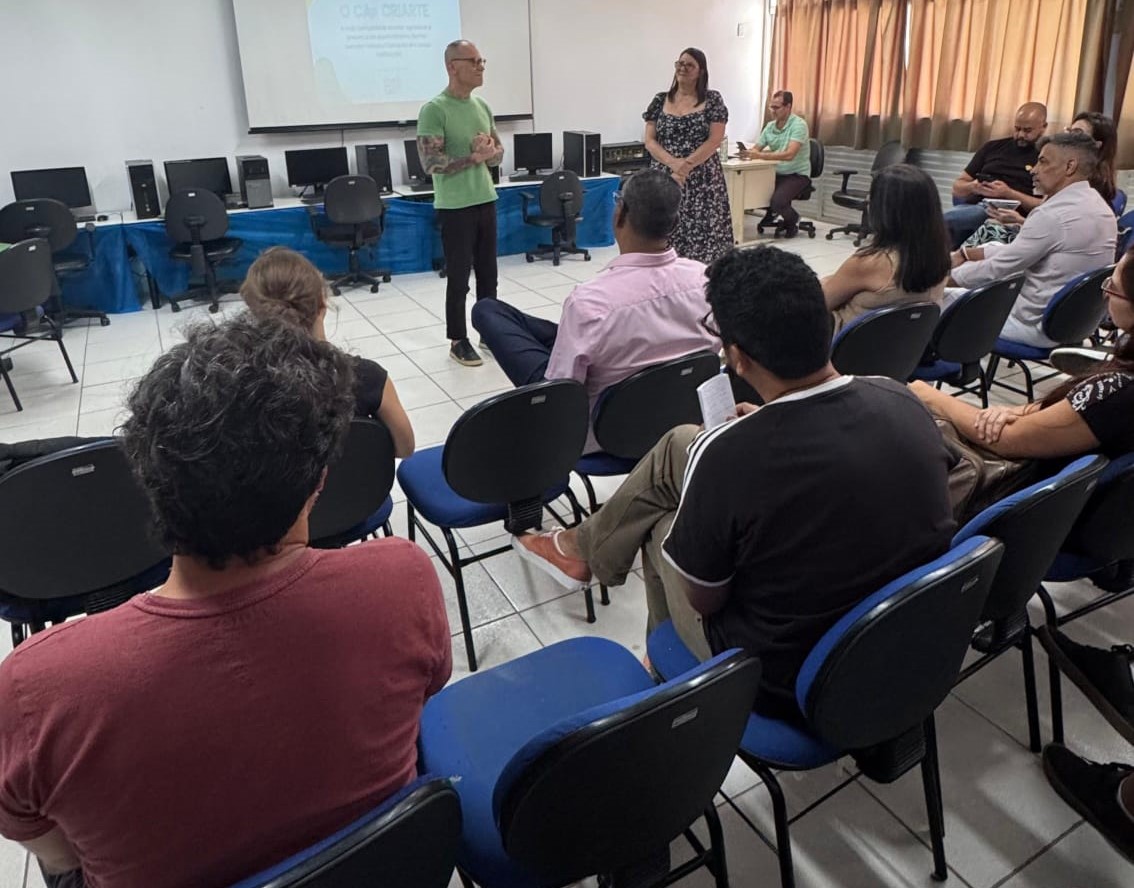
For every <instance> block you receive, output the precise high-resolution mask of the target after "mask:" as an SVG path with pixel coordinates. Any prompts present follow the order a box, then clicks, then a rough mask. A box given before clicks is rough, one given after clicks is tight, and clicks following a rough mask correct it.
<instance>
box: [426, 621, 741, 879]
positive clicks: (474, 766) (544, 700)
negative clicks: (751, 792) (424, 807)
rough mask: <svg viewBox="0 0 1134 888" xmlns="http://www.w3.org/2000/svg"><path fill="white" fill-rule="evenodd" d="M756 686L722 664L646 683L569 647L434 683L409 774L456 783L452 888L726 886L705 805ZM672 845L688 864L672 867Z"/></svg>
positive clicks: (634, 672) (606, 657)
mask: <svg viewBox="0 0 1134 888" xmlns="http://www.w3.org/2000/svg"><path fill="white" fill-rule="evenodd" d="M759 676H760V666H759V663H758V662H757V661H756V660H754V659H752V658H749V657H746V656H744V655H743V654H742V653H740V652H739V651H726V652H724V653H722V654H720V655H719V656H717V657H714V658H713V659H711V660H709V661H707V662H706V663H703V664H698V665H696V666H695V667H694V668H693V669H692V670H690V671H689V672H688V673H687V674H685V675H681V676H679V677H676V678H674V679H672V680H670V681H667V682H666V683H664V684H662V685H660V686H659V685H656V684H655V683H654V679H653V677H652V676H651V675H650V673H649V672H648V671H647V670H646V669H645V667H643V666H642V664H641V663H640V662H639V661H638V658H637V656H636V655H634V654H633V653H631V652H630V651H629V650H627V649H626V648H624V647H622V646H621V645H618V644H616V643H615V642H613V641H609V640H607V639H604V638H574V639H570V640H568V641H562V642H559V643H558V644H553V645H551V646H549V647H546V648H543V649H541V650H538V651H535V652H534V653H531V654H527V655H526V656H522V657H519V658H517V659H514V660H512V661H510V662H508V663H505V664H503V665H502V666H497V667H495V668H493V669H489V670H486V671H485V672H482V673H480V674H478V675H473V676H470V677H468V678H466V679H463V680H461V681H458V682H456V683H455V684H451V685H449V687H447V688H445V689H444V690H443V691H441V692H440V693H439V694H437V695H436V696H435V697H433V698H431V699H430V700H429V701H428V702H427V703H426V704H425V711H424V713H423V714H422V720H421V741H420V744H421V762H422V766H423V767H424V768H426V769H428V770H430V771H432V772H434V773H441V774H456V775H459V777H460V779H459V780H458V781H457V782H456V784H455V786H456V789H457V792H458V793H459V794H460V796H461V807H462V810H463V813H464V834H463V836H462V839H461V848H460V851H459V852H458V855H457V869H458V872H459V873H460V874H461V880H462V883H463V884H464V885H465V886H466V888H469V886H473V885H480V886H482V888H521V886H523V888H537V886H538V888H550V886H553V885H567V884H573V883H575V882H576V881H579V880H582V879H584V878H585V877H587V876H593V875H598V876H599V880H598V884H599V885H606V886H622V885H626V886H629V885H633V886H635V888H660V886H663V885H670V884H673V883H676V882H678V881H679V880H681V879H682V878H684V877H685V876H686V875H688V874H689V873H691V872H693V871H694V870H696V869H698V868H700V867H702V866H707V867H708V868H709V870H710V872H711V874H712V876H713V877H714V881H713V884H715V885H716V886H717V888H727V886H728V884H729V881H728V872H727V868H726V862H725V853H724V838H723V834H722V831H721V825H720V821H719V818H718V816H717V813H716V808H715V806H714V805H713V796H714V794H715V793H716V791H717V790H718V789H719V788H720V786H721V783H722V782H723V780H724V778H725V775H726V774H727V772H728V769H729V766H730V764H731V763H732V759H733V757H734V756H735V754H736V748H737V746H738V744H739V743H740V737H741V734H742V732H743V731H744V725H745V722H746V721H747V718H748V713H749V712H750V711H751V708H752V701H753V700H754V699H755V696H756V688H757V685H758V682H759ZM677 763H680V766H679V767H675V764H677ZM700 817H704V818H705V820H706V821H707V824H708V828H709V829H708V832H709V837H710V842H709V847H708V848H705V847H704V845H703V844H702V843H701V841H700V840H699V839H698V838H697V836H696V835H694V833H693V832H692V830H691V829H690V827H691V826H692V824H693V823H694V822H695V821H696V820H697V819H698V818H700ZM682 835H684V836H685V838H686V839H687V841H688V842H689V844H690V845H691V846H692V848H693V850H694V852H695V856H694V857H693V858H692V859H691V860H689V861H686V862H684V863H682V864H681V865H679V866H677V867H676V868H672V869H671V867H670V864H669V855H668V851H669V845H670V842H671V841H673V840H674V839H676V838H678V837H679V836H682ZM659 858H660V859H659Z"/></svg>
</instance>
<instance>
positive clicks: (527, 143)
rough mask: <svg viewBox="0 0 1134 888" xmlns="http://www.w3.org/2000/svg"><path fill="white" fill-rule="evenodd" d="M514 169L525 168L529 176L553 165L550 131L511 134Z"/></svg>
mask: <svg viewBox="0 0 1134 888" xmlns="http://www.w3.org/2000/svg"><path fill="white" fill-rule="evenodd" d="M512 151H513V153H514V154H515V155H516V169H518V170H527V171H528V175H529V176H534V175H536V174H537V173H538V172H539V171H540V170H550V169H552V168H553V167H554V166H555V163H554V161H553V160H552V157H551V133H516V134H515V135H514V136H512Z"/></svg>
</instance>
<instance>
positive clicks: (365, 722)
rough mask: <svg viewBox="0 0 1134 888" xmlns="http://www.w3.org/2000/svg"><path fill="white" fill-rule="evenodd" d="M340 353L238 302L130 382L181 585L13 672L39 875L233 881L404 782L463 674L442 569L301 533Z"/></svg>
mask: <svg viewBox="0 0 1134 888" xmlns="http://www.w3.org/2000/svg"><path fill="white" fill-rule="evenodd" d="M351 367H352V365H351V361H350V359H349V358H348V357H347V356H346V355H344V354H342V353H341V352H339V351H338V350H337V349H335V348H334V347H333V346H331V345H328V344H327V343H325V342H318V341H316V340H315V339H312V338H311V337H310V336H309V335H308V334H307V333H306V332H303V331H300V330H296V329H292V328H290V327H285V326H282V325H280V324H279V323H277V322H271V321H258V320H255V319H253V318H252V317H251V316H248V315H244V316H241V317H237V318H236V319H234V320H232V321H229V322H227V323H224V324H221V325H219V326H214V325H212V324H206V325H202V326H198V327H196V328H194V329H192V330H191V331H190V332H189V336H188V339H187V341H186V342H185V343H183V344H181V345H177V346H174V347H173V348H172V349H170V350H169V351H168V352H166V353H165V354H164V355H162V356H161V357H160V358H158V359H157V361H156V362H155V364H154V366H153V368H152V369H151V370H150V372H149V373H148V374H147V375H146V376H145V377H144V378H143V379H142V380H141V381H140V382H139V383H138V385H137V387H136V388H135V389H134V391H133V393H132V394H131V395H130V398H129V408H130V411H131V414H132V415H131V417H130V418H129V419H128V420H127V422H126V424H125V428H124V433H123V436H122V444H123V446H124V447H125V450H126V453H127V456H128V458H129V459H130V461H131V463H132V464H133V467H134V470H135V472H136V474H137V477H138V479H139V480H140V482H141V484H142V485H143V487H144V488H145V490H146V492H147V493H148V495H149V497H150V500H151V502H152V503H153V507H154V518H155V524H156V527H157V530H158V531H159V532H160V533H161V534H162V535H163V536H164V538H165V539H166V540H167V541H168V542H169V544H170V546H171V547H172V550H173V552H174V556H173V570H172V572H171V573H170V575H169V579H168V581H167V582H166V583H165V585H164V586H160V587H158V588H157V589H154V590H153V591H152V592H149V593H147V594H144V595H139V596H137V597H135V598H133V599H132V600H130V601H128V602H127V603H125V604H123V605H121V606H120V607H118V608H116V609H114V610H111V611H107V612H105V613H101V614H97V615H94V616H88V617H84V618H82V619H79V620H73V621H71V622H68V623H64V624H62V625H59V626H55V627H54V628H52V629H49V630H47V631H46V632H41V633H39V634H37V635H35V636H33V637H32V638H30V639H29V640H28V641H26V642H24V643H23V644H21V645H20V646H19V647H18V648H16V650H15V651H14V652H13V653H12V654H11V655H10V656H9V657H7V658H6V659H5V660H4V661H3V663H2V664H0V835H3V836H5V837H7V838H9V839H13V840H15V841H17V842H20V843H21V844H23V845H24V847H25V848H27V849H28V850H29V851H31V852H32V853H33V854H35V855H36V856H37V857H38V858H39V863H40V868H41V869H42V871H43V873H44V877H45V881H46V883H47V885H48V886H49V888H64V886H65V888H80V886H86V888H137V886H142V885H152V886H158V885H160V886H163V888H203V886H214V885H215V886H221V885H231V884H233V883H234V882H237V881H238V880H240V879H241V878H244V877H246V876H249V875H251V874H253V873H255V872H257V871H259V870H261V869H263V868H265V867H267V866H270V865H272V864H275V863H277V862H279V861H281V860H283V859H285V858H287V857H288V856H290V855H292V854H294V853H296V852H298V851H300V850H302V849H303V848H305V847H307V846H309V845H312V844H314V843H315V842H317V841H319V840H320V839H323V838H325V837H327V836H329V835H331V834H332V833H334V832H335V831H336V830H339V829H341V828H342V827H344V826H346V825H347V824H348V823H350V822H351V821H353V820H355V819H357V818H358V817H360V816H361V815H362V814H364V813H365V812H367V811H368V810H370V809H372V808H374V807H376V806H377V805H379V804H380V803H381V802H382V801H383V800H384V799H385V798H387V797H388V796H390V795H392V794H393V793H394V792H396V791H397V790H398V789H400V788H402V787H403V786H405V785H406V784H407V783H409V782H411V781H412V780H413V779H414V777H415V773H416V762H417V752H416V743H417V736H418V723H419V720H420V717H421V710H422V706H423V705H424V703H425V700H426V698H427V697H429V696H430V695H431V694H434V693H436V692H437V691H438V690H440V689H441V687H442V686H443V685H444V684H445V682H446V680H447V679H448V678H449V673H450V670H451V667H452V656H451V646H450V637H449V627H448V625H447V622H446V618H445V606H444V602H443V600H442V597H441V587H440V584H439V583H438V580H437V573H436V571H435V570H434V568H433V566H432V564H431V563H430V561H429V559H428V558H427V557H426V555H425V553H424V552H423V551H422V550H421V549H419V548H418V547H417V546H415V545H413V543H410V542H408V541H406V540H399V539H384V540H381V541H376V542H368V543H363V544H362V545H359V546H352V547H350V548H347V549H337V550H330V551H322V550H316V549H310V548H308V546H307V540H308V537H307V517H308V515H309V513H310V511H311V508H312V506H313V505H314V504H315V500H316V498H317V497H318V495H319V490H320V489H321V488H322V485H323V479H324V477H325V475H326V466H327V463H328V462H329V461H330V460H332V459H333V457H334V455H335V453H336V452H337V451H338V449H339V448H340V446H341V445H342V442H343V438H344V437H345V435H346V432H347V429H348V427H349V424H350V420H351V417H352V416H353V414H354V409H355V399H354V394H353V389H352V381H353V380H352V369H351Z"/></svg>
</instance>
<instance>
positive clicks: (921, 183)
mask: <svg viewBox="0 0 1134 888" xmlns="http://www.w3.org/2000/svg"><path fill="white" fill-rule="evenodd" d="M870 227H871V229H872V230H873V236H872V237H871V240H870V243H869V244H868V245H867V246H865V247H863V248H862V249H861V250H859V251H858V252H859V255H861V256H869V255H871V254H874V253H881V252H885V251H890V250H893V251H895V252H896V253H897V254H898V270H897V273H896V274H895V275H894V277H895V280H896V281H897V283H898V284H899V285H900V286H901V288H902V289H903V290H905V291H906V292H907V293H924V292H925V291H926V290H929V289H932V288H933V287H935V286H937V285H938V284H940V283H941V282H942V281H943V280H945V277H946V276H947V275H948V274H949V269H950V267H951V265H952V263H951V262H950V261H949V239H948V237H947V235H946V233H945V217H944V216H943V215H942V213H941V196H940V195H939V194H938V193H937V186H936V185H934V184H933V180H932V179H931V178H929V176H928V175H927V174H926V173H925V172H924V171H923V170H920V169H918V168H917V167H915V166H911V165H910V164H908V163H899V164H895V165H894V166H888V167H885V168H884V169H882V170H880V171H879V172H877V173H875V175H874V179H873V181H871V183H870Z"/></svg>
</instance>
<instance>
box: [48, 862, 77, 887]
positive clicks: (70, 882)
mask: <svg viewBox="0 0 1134 888" xmlns="http://www.w3.org/2000/svg"><path fill="white" fill-rule="evenodd" d="M36 862H37V863H38V862H39V861H38V860H37V861H36ZM39 872H40V875H42V876H43V884H44V885H46V886H47V888H83V886H84V884H85V883H84V881H83V871H82V870H71V871H70V872H69V873H57V874H55V875H52V874H49V873H46V872H44V870H43V864H42V863H40V864H39Z"/></svg>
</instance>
